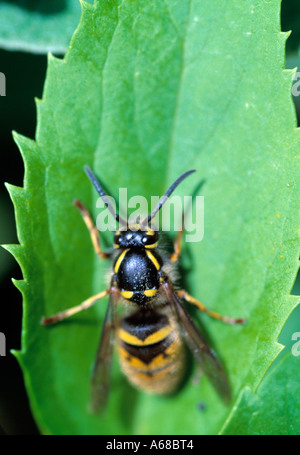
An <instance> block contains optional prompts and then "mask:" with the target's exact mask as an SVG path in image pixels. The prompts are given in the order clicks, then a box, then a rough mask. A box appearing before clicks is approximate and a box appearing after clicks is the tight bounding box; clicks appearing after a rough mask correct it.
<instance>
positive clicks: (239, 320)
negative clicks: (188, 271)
mask: <svg viewBox="0 0 300 455" xmlns="http://www.w3.org/2000/svg"><path fill="white" fill-rule="evenodd" d="M176 294H177V295H178V297H180V298H182V299H184V300H186V301H187V302H189V303H192V304H193V305H195V306H196V307H197V308H199V310H200V311H203V313H207V314H209V316H211V317H212V318H214V319H218V320H219V321H223V322H226V323H227V324H244V323H245V319H243V318H229V317H228V316H222V314H220V313H216V312H215V311H211V310H209V309H208V308H206V306H204V305H203V303H201V302H200V301H199V300H197V299H195V297H192V296H191V295H189V294H188V293H187V292H186V291H185V290H181V291H177V292H176Z"/></svg>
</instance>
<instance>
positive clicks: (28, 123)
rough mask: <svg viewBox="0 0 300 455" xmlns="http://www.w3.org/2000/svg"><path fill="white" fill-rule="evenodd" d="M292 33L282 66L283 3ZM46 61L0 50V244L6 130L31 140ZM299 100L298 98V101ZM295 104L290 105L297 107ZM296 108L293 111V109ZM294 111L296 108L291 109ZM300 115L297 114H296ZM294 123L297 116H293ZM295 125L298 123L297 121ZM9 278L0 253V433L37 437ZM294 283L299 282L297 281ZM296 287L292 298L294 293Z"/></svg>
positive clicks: (4, 222) (10, 237)
mask: <svg viewBox="0 0 300 455" xmlns="http://www.w3.org/2000/svg"><path fill="white" fill-rule="evenodd" d="M290 29H293V30H294V33H293V35H292V37H290V38H289V40H288V44H287V51H288V55H289V56H290V57H289V58H288V60H287V67H294V66H295V65H296V64H297V62H298V61H299V66H300V58H299V57H298V49H299V43H300V2H299V0H285V1H283V5H282V30H283V31H287V30H290ZM46 66H47V58H46V56H45V55H32V54H27V53H22V52H7V51H4V50H0V71H1V72H2V73H4V74H5V76H6V96H5V97H0V113H1V117H0V118H1V126H0V131H1V166H0V217H1V221H0V243H1V244H10V243H18V240H17V235H16V228H15V222H14V211H13V205H12V203H11V201H10V198H9V196H8V193H7V190H6V188H5V187H4V182H9V183H11V184H13V185H16V186H23V173H24V167H23V162H22V158H21V155H20V153H19V151H18V149H17V146H16V145H15V143H14V142H13V140H12V135H11V132H12V130H15V131H17V132H18V133H21V134H23V135H25V136H28V137H30V138H34V136H35V127H36V109H35V103H34V98H35V97H38V98H41V97H42V91H43V84H44V80H45V74H46ZM299 98H300V97H299ZM299 101H300V100H298V98H297V99H295V104H296V106H297V105H298V104H299ZM297 108H298V106H297ZM297 110H298V109H297ZM299 112H300V109H299ZM298 119H299V113H298ZM298 121H299V120H298ZM11 277H14V278H16V279H21V278H22V274H21V272H20V268H19V266H18V265H17V264H16V262H15V260H14V259H13V257H12V256H11V255H10V254H9V253H8V252H7V251H5V250H3V249H0V288H1V305H0V332H2V333H4V334H5V336H6V343H7V344H6V357H0V434H1V433H4V434H38V429H37V427H36V425H35V423H34V420H33V418H32V415H31V412H30V408H29V404H28V400H27V396H26V391H25V389H24V384H23V378H22V373H21V370H20V367H19V365H18V363H17V361H16V359H15V358H14V357H13V356H12V354H11V353H10V352H9V351H10V349H20V348H21V343H20V334H21V319H22V298H21V294H20V292H19V291H18V290H17V289H16V288H15V287H14V285H13V284H12V282H11ZM298 283H299V281H298ZM298 283H296V285H295V288H294V290H293V293H297V294H299V293H300V292H299V287H300V286H299V284H298ZM299 320H300V308H297V309H296V310H295V311H294V313H293V314H292V316H291V317H290V320H289V321H288V324H287V325H286V326H285V328H284V330H283V333H282V335H281V337H280V338H279V340H280V341H281V342H282V343H284V344H286V345H287V348H289V346H290V337H291V333H293V332H294V331H299V330H300V325H298V327H297V322H298V321H299Z"/></svg>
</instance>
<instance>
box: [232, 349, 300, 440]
mask: <svg viewBox="0 0 300 455" xmlns="http://www.w3.org/2000/svg"><path fill="white" fill-rule="evenodd" d="M299 407H300V383H299V358H298V357H293V355H292V354H291V353H290V352H289V353H287V354H286V355H285V356H284V357H283V358H282V359H281V361H280V362H278V363H277V364H276V367H274V368H272V371H270V372H269V374H267V375H266V377H265V378H264V379H263V381H262V383H261V384H260V386H259V387H258V389H257V391H256V393H255V394H254V393H253V392H252V391H251V388H250V387H247V388H244V389H243V391H242V393H241V395H240V396H239V398H238V400H237V408H235V409H234V410H233V412H232V414H231V415H230V416H229V417H230V418H229V421H228V425H226V426H225V428H224V431H223V434H252V435H258V434H259V435H265V434H274V435H298V434H299V432H300V423H299Z"/></svg>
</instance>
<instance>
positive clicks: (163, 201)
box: [145, 169, 196, 223]
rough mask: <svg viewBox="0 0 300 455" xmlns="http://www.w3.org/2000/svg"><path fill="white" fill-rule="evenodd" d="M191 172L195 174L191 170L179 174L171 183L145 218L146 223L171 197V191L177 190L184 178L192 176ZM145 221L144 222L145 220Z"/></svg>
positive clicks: (194, 170)
mask: <svg viewBox="0 0 300 455" xmlns="http://www.w3.org/2000/svg"><path fill="white" fill-rule="evenodd" d="M193 172H196V169H191V170H190V171H186V172H184V173H183V174H181V175H180V176H179V177H178V178H177V179H176V180H175V182H174V183H172V185H171V186H170V188H169V189H168V190H167V191H166V193H165V194H164V195H163V196H162V197H161V198H160V200H159V202H158V204H157V206H156V207H155V209H154V210H153V211H152V212H151V213H150V214H149V215H148V218H147V222H148V223H149V222H150V221H151V220H152V218H153V217H154V216H155V215H156V214H157V212H158V211H159V210H160V209H161V207H162V206H163V204H164V203H165V202H166V200H167V199H168V197H170V196H171V194H172V193H173V191H174V190H175V188H177V186H178V185H179V184H180V183H181V182H182V180H184V179H185V178H186V177H188V176H189V175H190V174H192V173H193ZM145 221H146V220H145Z"/></svg>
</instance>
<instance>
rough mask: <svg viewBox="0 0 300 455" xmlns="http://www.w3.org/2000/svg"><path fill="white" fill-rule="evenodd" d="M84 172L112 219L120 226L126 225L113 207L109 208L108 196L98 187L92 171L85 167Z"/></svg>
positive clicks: (98, 184)
mask: <svg viewBox="0 0 300 455" xmlns="http://www.w3.org/2000/svg"><path fill="white" fill-rule="evenodd" d="M84 170H85V173H86V175H87V176H88V178H89V179H90V181H91V182H92V184H93V185H94V187H95V188H96V190H97V192H98V194H99V196H101V198H102V199H103V201H104V204H105V205H106V207H107V208H108V210H109V211H110V213H111V214H112V215H113V217H114V218H115V219H116V221H117V222H118V223H121V224H125V225H127V222H126V221H125V220H123V219H122V218H121V217H120V216H119V214H118V213H116V212H115V210H114V209H113V207H112V206H111V204H110V202H109V200H108V196H107V194H106V193H105V191H104V189H103V188H102V186H101V185H100V183H99V181H98V179H97V177H96V176H95V174H94V173H93V171H92V170H91V168H90V167H89V166H87V165H85V166H84Z"/></svg>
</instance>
